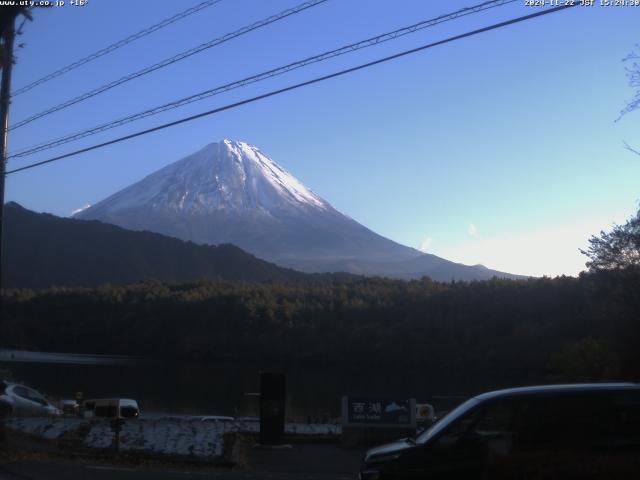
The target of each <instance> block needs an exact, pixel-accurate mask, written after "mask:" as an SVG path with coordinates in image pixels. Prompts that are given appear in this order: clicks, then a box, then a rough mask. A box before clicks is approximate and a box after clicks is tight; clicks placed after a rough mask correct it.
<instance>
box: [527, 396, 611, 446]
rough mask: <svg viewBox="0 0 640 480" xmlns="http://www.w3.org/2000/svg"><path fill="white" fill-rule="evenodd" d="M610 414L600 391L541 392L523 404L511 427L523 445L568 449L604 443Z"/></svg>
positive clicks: (608, 434)
mask: <svg viewBox="0 0 640 480" xmlns="http://www.w3.org/2000/svg"><path fill="white" fill-rule="evenodd" d="M614 417H615V413H614V411H613V410H612V409H611V406H610V402H609V400H608V398H607V396H606V395H604V394H601V393H595V394H589V393H587V394H580V395H576V394H571V395H545V396H540V397H537V398H535V397H534V398H530V399H528V400H527V401H525V402H524V403H523V406H522V412H521V414H520V415H518V417H517V418H516V422H517V425H516V427H515V428H516V430H517V433H518V441H519V443H520V445H521V446H523V447H531V448H535V449H539V448H544V449H549V448H553V449H562V450H572V449H580V448H585V447H595V446H598V445H601V444H603V443H604V442H606V441H607V438H609V437H610V435H611V433H612V431H613V425H614V421H615V418H614Z"/></svg>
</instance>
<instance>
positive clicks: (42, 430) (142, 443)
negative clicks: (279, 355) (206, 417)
mask: <svg viewBox="0 0 640 480" xmlns="http://www.w3.org/2000/svg"><path fill="white" fill-rule="evenodd" d="M5 425H6V426H7V427H8V428H10V429H12V430H16V431H18V432H21V433H26V434H30V435H35V436H38V437H41V438H44V439H47V440H58V439H61V438H62V437H63V436H65V435H67V434H73V433H74V432H77V431H79V430H80V429H83V430H85V431H87V433H86V436H85V437H84V439H83V440H82V442H83V444H84V446H85V447H88V448H95V449H110V448H113V446H114V444H115V434H114V433H113V431H112V429H111V422H110V421H109V420H102V419H101V420H91V421H90V420H86V419H81V418H52V417H43V418H27V417H25V418H10V419H7V420H6V421H5ZM259 432H260V423H259V422H243V421H229V422H202V421H190V420H183V419H168V418H158V419H145V418H140V419H136V420H130V421H127V422H125V423H124V425H123V426H122V431H121V433H120V450H121V451H130V452H133V451H139V452H148V453H156V454H161V455H180V456H189V457H198V458H207V459H214V458H217V459H220V458H223V457H224V456H225V453H229V452H225V451H224V446H225V445H224V443H225V442H224V435H225V434H226V433H239V434H242V433H249V434H256V433H259ZM285 432H286V433H287V434H290V435H315V436H318V435H340V433H341V426H340V425H334V424H307V423H287V424H286V425H285Z"/></svg>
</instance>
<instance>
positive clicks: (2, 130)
mask: <svg viewBox="0 0 640 480" xmlns="http://www.w3.org/2000/svg"><path fill="white" fill-rule="evenodd" d="M2 38H3V40H4V42H3V58H2V61H3V64H2V80H1V83H0V295H2V287H3V281H2V280H3V277H4V268H3V267H4V262H3V260H2V257H3V242H2V234H3V226H4V181H5V177H6V173H5V172H6V170H7V143H8V140H9V105H10V104H11V70H12V68H13V40H14V38H15V17H14V18H12V19H11V20H10V21H9V24H8V25H7V27H6V28H5V29H4V31H3V32H2ZM1 302H2V300H1V298H0V304H1Z"/></svg>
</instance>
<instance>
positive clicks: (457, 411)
mask: <svg viewBox="0 0 640 480" xmlns="http://www.w3.org/2000/svg"><path fill="white" fill-rule="evenodd" d="M478 403H479V401H478V400H477V399H475V398H471V399H469V400H467V401H466V402H464V403H462V404H460V405H458V406H457V407H456V408H454V409H453V410H451V411H450V412H449V413H447V414H446V415H445V416H444V417H443V418H442V419H441V420H440V421H438V422H437V423H435V424H434V425H433V426H432V427H431V428H429V429H427V430H426V431H424V432H423V433H421V434H420V435H418V436H417V437H416V443H420V444H425V443H427V442H429V441H430V440H431V439H433V438H435V437H437V436H438V435H439V434H440V433H441V432H443V431H445V430H446V429H447V428H449V427H450V426H451V425H453V424H454V423H456V422H457V421H459V420H460V419H461V418H462V417H464V416H465V415H466V414H467V413H469V412H470V411H471V410H473V408H474V407H475V406H477V405H478Z"/></svg>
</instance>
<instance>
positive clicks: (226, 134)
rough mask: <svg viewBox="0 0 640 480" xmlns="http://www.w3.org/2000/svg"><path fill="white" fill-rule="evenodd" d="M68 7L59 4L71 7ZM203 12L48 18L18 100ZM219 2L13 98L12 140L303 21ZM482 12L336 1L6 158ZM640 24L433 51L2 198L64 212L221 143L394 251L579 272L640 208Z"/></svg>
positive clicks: (475, 20) (161, 8) (13, 180)
mask: <svg viewBox="0 0 640 480" xmlns="http://www.w3.org/2000/svg"><path fill="white" fill-rule="evenodd" d="M67 3H68V2H67ZM196 3H198V2H197V1H196V0H194V1H188V2H187V1H184V2H175V1H158V0H153V1H151V0H140V1H136V2H127V1H121V0H89V1H88V3H87V5H86V6H84V7H73V6H70V5H67V6H64V7H57V8H52V9H48V10H42V11H37V12H36V14H35V18H34V22H33V23H28V24H27V25H26V26H25V28H24V35H23V36H22V37H20V40H19V41H20V42H24V43H25V46H24V47H23V48H21V49H20V50H19V51H18V63H17V65H16V66H15V70H14V79H13V85H14V86H15V87H16V88H18V87H20V86H23V85H25V84H26V83H29V82H30V81H32V80H34V79H36V78H39V77H40V76H42V75H45V74H47V73H49V72H50V71H52V70H55V69H57V68H59V67H60V66H63V65H65V64H67V63H70V62H72V61H75V60H77V59H78V58H80V57H82V56H84V55H86V54H89V53H92V52H93V51H95V50H97V49H99V48H102V47H104V46H106V45H107V44H109V43H112V42H114V41H117V40H119V39H121V38H123V37H126V36H128V35H130V34H131V33H134V32H136V31H138V30H140V29H142V28H145V27H147V26H149V25H151V24H153V23H156V22H158V21H160V20H162V19H164V18H166V17H169V16H171V15H173V14H174V13H177V12H178V11H181V10H183V9H185V8H187V6H189V5H195V4H196ZM297 3H299V2H296V1H295V0H286V1H285V0H270V1H268V2H267V1H260V0H224V1H222V2H221V3H219V4H218V5H216V6H214V7H212V8H208V9H205V10H204V11H203V12H201V13H199V14H196V15H194V16H192V17H189V18H188V19H186V20H184V21H181V22H178V23H176V24H174V25H172V26H170V27H168V28H166V29H163V30H161V31H160V32H157V33H154V34H152V35H149V36H148V37H146V38H145V39H143V40H140V41H138V42H135V43H133V44H131V45H129V46H127V47H124V48H122V49H120V50H118V51H117V52H115V53H113V54H111V55H108V56H105V57H103V58H101V59H99V60H97V61H95V62H93V63H91V64H88V65H85V66H83V67H81V68H79V69H77V70H75V71H74V72H72V73H70V74H68V75H64V76H62V77H60V78H58V79H56V80H53V81H51V82H48V83H47V84H46V86H42V87H38V88H36V89H34V90H32V91H30V92H28V93H25V94H23V95H20V96H18V97H16V98H15V99H14V101H13V104H12V111H11V120H12V123H13V122H16V121H19V120H21V119H23V118H25V117H27V116H29V115H31V114H33V113H35V112H39V111H41V110H43V109H46V108H48V107H50V106H52V105H54V104H57V103H60V102H63V101H65V100H67V99H69V98H72V97H74V96H77V95H79V94H81V93H84V92H85V91H87V90H90V89H93V88H95V87H98V86H100V85H102V84H104V83H107V82H109V81H111V80H115V79H117V78H119V77H121V76H123V75H126V74H127V73H130V72H131V71H134V70H137V69H140V68H143V67H145V66H147V65H150V64H152V63H155V62H157V61H159V60H162V59H164V58H166V57H169V56H171V55H174V54H176V53H178V52H181V51H183V50H186V49H188V48H191V47H193V46H195V45H198V44H200V43H203V42H206V41H208V40H210V39H212V38H215V37H218V36H221V35H224V34H225V33H228V32H231V31H233V30H236V29H238V28H240V27H242V26H245V25H247V24H249V23H253V22H254V21H257V20H260V19H262V18H264V17H266V16H269V15H271V14H274V13H277V12H279V11H281V10H284V9H286V8H289V7H291V6H294V5H296V4H297ZM474 3H480V2H479V1H478V2H470V1H458V0H455V1H454V0H447V1H408V0H407V1H400V0H399V1H393V2H390V1H384V0H330V1H328V2H326V3H325V4H322V5H320V6H317V7H314V8H312V9H309V10H307V11H305V12H303V13H300V14H298V15H295V16H293V17H290V18H288V19H286V20H284V21H281V22H277V23H275V24H273V25H270V26H267V27H265V28H263V29H260V30H258V31H255V32H252V33H250V34H247V35H245V36H243V37H241V38H238V39H234V40H232V41H230V42H228V43H226V44H224V45H221V46H219V47H216V48H213V49H210V50H208V51H206V52H204V53H201V54H199V55H196V56H193V57H191V58H189V59H187V60H184V61H182V62H179V63H177V64H175V65H173V66H171V67H168V68H165V69H163V70H161V71H159V72H156V73H153V74H151V75H149V76H147V77H144V78H142V79H138V80H134V81H132V82H129V83H128V84H127V85H125V86H120V87H117V88H115V89H113V90H111V91H109V92H107V93H105V94H103V95H100V96H98V97H95V98H93V99H91V100H88V101H86V102H83V103H81V104H79V105H75V106H73V107H70V108H68V109H67V110H65V111H62V112H58V113H56V114H53V115H50V116H48V117H46V118H43V119H41V120H38V121H35V122H33V123H31V124H30V125H28V126H25V127H23V128H20V129H17V130H15V131H13V132H12V133H11V138H10V150H16V149H19V148H22V147H25V146H30V145H32V144H34V143H40V142H41V141H44V140H48V139H50V138H55V137H58V136H61V135H64V134H67V133H72V132H75V131H77V130H80V129H83V128H85V127H90V126H93V125H96V124H99V123H102V122H104V121H108V120H112V119H115V118H117V117H119V116H123V115H126V114H129V113H133V112H136V111H139V110H142V109H145V108H148V107H152V106H155V105H157V104H160V103H164V102H166V101H169V100H173V99H177V98H180V97H183V96H186V95H188V94H192V93H196V92H199V91H201V90H205V89H207V88H211V87H213V86H216V85H220V84H223V83H226V82H229V81H233V80H235V79H239V78H241V77H244V76H248V75H251V74H255V73H259V72H261V71H263V70H267V69H269V68H273V67H277V66H280V65H282V64H285V63H288V62H291V61H295V60H297V59H300V58H304V57H307V56H310V55H314V54H316V53H320V52H323V51H325V50H329V49H331V48H336V47H340V46H342V45H344V44H347V43H351V42H354V41H357V40H360V39H363V38H366V37H369V36H373V35H377V34H379V33H383V32H386V31H390V30H394V29H396V28H399V27H402V26H406V25H410V24H413V23H416V22H417V21H420V20H424V19H428V18H432V17H435V16H437V15H441V14H444V13H448V12H451V11H454V10H457V9H459V8H461V7H464V6H469V5H473V4H474ZM534 11H535V9H534V8H532V7H525V6H524V1H522V2H516V3H513V4H511V5H507V6H504V7H500V8H497V9H493V10H491V11H488V12H484V13H480V14H478V15H471V16H469V17H466V18H464V19H460V20H457V21H453V22H448V23H445V24H441V25H439V26H437V27H435V28H430V29H427V30H424V31H421V32H418V33H416V34H413V35H409V36H407V37H404V38H402V39H400V40H397V41H393V42H388V43H386V44H383V45H378V46H376V47H372V48H370V49H367V50H365V51H361V52H358V53H354V54H350V55H345V56H343V57H340V58H338V59H334V60H331V61H328V62H323V63H321V64H319V65H315V66H311V67H308V68H305V69H302V70H299V71H297V72H293V73H290V74H287V75H285V76H281V77H277V78H274V79H271V80H268V81H265V82H261V83H259V84H257V85H253V86H250V87H247V88H242V89H238V90H235V91H233V92H229V93H226V94H224V95H220V96H217V97H213V98H210V99H208V100H205V101H203V102H198V103H195V104H192V105H190V106H187V107H183V108H180V109H178V110H174V111H172V112H167V113H165V114H162V115H158V116H155V117H152V118H150V119H146V120H144V121H141V122H136V123H135V124H131V125H129V126H127V127H123V128H119V129H116V130H111V131H110V132H108V133H105V134H102V135H97V136H94V137H91V138H89V139H85V140H83V141H80V142H77V143H74V144H72V145H67V146H65V147H60V148H59V149H56V150H50V151H48V152H44V153H41V154H37V155H34V156H33V157H29V158H25V159H17V160H15V161H10V163H9V168H14V167H18V166H21V165H24V164H26V163H30V162H32V161H38V160H42V159H45V158H48V157H49V156H51V155H53V154H58V153H64V152H67V151H69V150H70V149H71V148H72V147H73V148H74V149H75V148H79V147H82V146H87V145H90V144H93V143H96V142H97V141H104V140H107V139H109V138H112V137H114V136H116V135H121V134H125V133H130V132H133V131H137V130H139V129H141V128H143V127H150V126H153V125H156V124H158V123H161V122H164V121H170V120H173V119H175V118H178V117H181V116H186V115H189V114H193V113H197V112H200V111H203V110H207V109H211V108H214V107H216V106H220V105H224V104H227V103H231V102H233V101H237V100H239V99H242V98H245V97H249V96H252V95H256V94H259V93H263V92H266V91H268V90H271V89H275V88H278V87H281V86H284V85H288V84H290V83H295V82H298V81H302V80H306V79H309V78H313V77H315V76H318V75H321V74H325V73H328V72H332V71H334V70H338V69H341V68H344V67H347V66H352V65H356V64H359V63H363V62H365V61H368V60H372V59H375V58H378V57H382V56H385V55H389V54H391V53H395V52H398V51H400V50H404V49H408V48H412V47H415V46H418V45H422V44H425V43H428V42H432V41H435V40H438V39H441V38H444V37H448V36H451V35H455V34H459V33H462V32H465V31H467V30H472V29H475V28H479V27H481V26H485V25H489V24H491V23H495V22H497V21H502V20H504V19H507V18H511V17H515V16H519V15H524V14H527V13H532V12H534ZM639 20H640V7H635V8H634V7H600V6H594V7H576V8H573V9H569V10H567V11H563V12H560V13H556V14H552V15H548V16H545V17H542V18H539V19H535V20H532V21H529V22H525V23H521V24H517V25H513V26H510V27H506V28H503V29H500V30H497V31H492V32H488V33H484V34H481V35H479V36H475V37H471V38H467V39H464V40H461V41H457V42H454V43H450V44H447V45H444V46H440V47H437V48H433V49H430V50H427V51H424V52H422V53H418V54H416V55H413V56H410V57H405V58H402V59H399V60H396V61H394V62H390V63H387V64H384V65H379V66H376V67H373V68H370V69H367V70H364V71H360V72H357V73H355V74H352V75H349V76H346V77H342V78H338V79H334V80H330V81H327V82H324V83H322V84H317V85H314V86H311V87H308V88H305V89H302V90H298V91H295V92H290V93H287V94H284V95H280V96H277V97H273V98H270V99H267V100H265V101H262V102H259V103H254V104H251V105H247V106H243V107H240V108H238V109H235V110H233V111H228V112H224V113H222V114H219V115H216V116H213V117H209V118H205V119H201V120H198V121H195V122H192V123H189V124H186V125H182V126H179V127H175V128H172V129H169V130H165V131H163V132H162V133H157V134H152V135H148V136H145V137H143V138H139V139H136V140H132V141H129V142H126V143H122V144H119V145H115V146H111V147H107V148H105V149H102V150H99V151H95V152H91V153H87V154H83V155H81V156H78V157H75V158H72V159H67V160H64V161H62V162H59V163H57V164H52V165H49V166H45V167H42V168H38V169H33V170H30V171H26V172H23V173H19V174H15V175H10V176H9V177H8V178H7V200H14V201H17V202H19V203H21V204H22V205H24V206H26V207H27V208H31V209H34V210H37V211H45V212H51V213H54V214H57V215H69V214H70V212H71V211H73V210H74V209H76V208H79V207H81V206H83V205H85V204H87V203H89V204H93V203H95V202H97V201H99V200H101V199H102V198H104V197H106V196H107V195H109V194H111V193H113V192H115V191H117V190H118V189H120V188H122V187H125V186H127V185H129V184H130V183H132V182H134V181H136V180H139V179H140V178H142V177H143V176H145V175H147V174H149V173H151V172H153V171H155V170H157V169H158V168H160V167H162V166H165V165H167V164H169V163H171V162H173V161H176V160H178V159H180V158H182V157H184V156H186V155H188V154H190V153H192V152H194V151H195V150H197V149H199V148H201V147H202V146H203V145H205V144H207V143H211V142H213V141H218V140H220V139H222V138H232V139H238V140H244V141H246V142H249V143H251V144H254V145H256V146H258V147H260V148H261V149H262V150H263V151H264V152H265V153H266V154H268V155H269V156H270V157H271V158H273V159H274V160H275V161H276V162H278V163H279V164H281V165H282V166H283V167H285V168H286V169H288V170H289V171H290V172H291V173H293V174H294V175H295V176H296V177H298V178H299V179H300V180H302V181H303V182H304V183H305V184H306V185H308V186H309V187H311V188H312V189H313V190H314V191H316V192H317V193H318V194H320V195H321V196H322V197H324V198H325V199H327V200H328V201H329V202H331V203H332V204H333V205H334V206H335V207H336V208H338V209H339V210H341V211H342V212H344V213H346V214H348V215H349V216H351V217H352V218H354V219H356V220H358V221H359V222H361V223H363V224H364V225H366V226H368V227H369V228H371V229H372V230H374V231H376V232H378V233H380V234H382V235H385V236H387V237H389V238H391V239H393V240H396V241H398V242H401V243H403V244H406V245H409V246H412V247H416V248H423V249H424V250H425V251H428V252H430V253H434V254H436V255H440V256H443V257H445V258H448V259H451V260H455V261H460V262H463V263H467V264H476V263H482V264H485V265H487V266H489V267H491V268H496V269H499V270H504V271H509V272H513V273H521V274H529V275H550V276H554V275H558V274H569V275H575V274H577V273H578V272H579V271H580V270H582V269H583V268H584V261H585V258H584V256H582V255H581V254H580V253H579V252H578V248H580V247H584V246H586V240H587V238H588V237H589V236H590V235H591V234H593V233H597V232H598V231H599V230H600V229H607V228H609V227H610V226H611V225H612V224H613V223H614V222H617V223H621V222H624V221H625V220H626V219H627V218H628V217H629V216H630V215H631V214H632V213H633V212H635V211H636V209H637V207H638V199H639V198H640V194H639V192H638V191H639V189H638V185H640V182H639V179H640V156H637V155H634V154H632V153H630V152H629V151H627V150H625V149H624V148H623V141H625V140H626V141H627V142H629V143H630V144H632V145H633V144H636V145H638V146H640V134H639V133H638V131H639V130H638V126H639V124H640V112H638V113H636V114H633V113H632V114H629V115H627V116H625V117H623V118H622V119H621V120H620V121H619V122H614V120H615V119H616V118H617V116H618V112H619V111H620V109H621V108H623V106H624V104H625V101H626V100H628V99H630V98H631V97H632V95H633V91H632V90H631V89H630V88H629V87H628V85H627V79H626V77H625V72H624V65H623V63H622V59H623V58H624V57H625V56H626V55H627V54H628V53H629V52H630V51H631V50H632V49H633V47H634V45H635V44H636V43H638V42H640V33H639V29H638V26H639V24H640V22H639Z"/></svg>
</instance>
